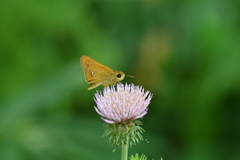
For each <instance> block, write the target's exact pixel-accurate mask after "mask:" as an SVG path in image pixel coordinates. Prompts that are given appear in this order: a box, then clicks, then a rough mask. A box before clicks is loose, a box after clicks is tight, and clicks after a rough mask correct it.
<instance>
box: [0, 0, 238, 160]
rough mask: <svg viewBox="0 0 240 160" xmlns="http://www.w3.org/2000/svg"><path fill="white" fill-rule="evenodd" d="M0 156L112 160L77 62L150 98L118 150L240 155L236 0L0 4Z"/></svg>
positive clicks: (217, 158)
mask: <svg viewBox="0 0 240 160" xmlns="http://www.w3.org/2000/svg"><path fill="white" fill-rule="evenodd" d="M0 37H1V38H0V62H1V63H0V65H1V78H0V79H1V82H0V159H1V160H55V159H56V160H80V159H86V160H95V159H96V160H105V159H111V160H112V159H120V151H121V150H120V149H117V151H116V152H114V153H112V151H113V149H114V148H113V147H110V146H109V145H108V144H107V143H106V142H105V141H104V138H103V137H101V136H102V134H103V130H102V127H103V121H102V120H101V119H100V117H99V116H98V115H97V113H96V112H95V110H94V108H93V107H94V106H95V102H94V100H93V96H94V93H96V90H102V87H98V88H97V89H93V90H90V91H88V90H87V87H88V84H87V83H86V82H85V80H84V74H83V71H82V68H81V67H80V64H79V58H80V56H81V55H88V56H90V57H92V58H93V59H95V60H97V61H99V62H100V63H102V64H104V65H107V66H109V67H110V68H112V69H116V70H121V71H123V72H124V73H126V74H129V75H134V76H136V78H129V77H127V78H125V79H124V80H123V83H126V82H127V83H134V84H136V85H142V86H143V87H144V88H145V89H146V90H150V91H151V92H152V93H153V99H152V103H151V104H150V106H149V108H150V109H149V113H148V114H147V115H146V116H145V117H144V118H143V124H144V125H143V128H144V129H145V130H146V132H145V133H144V134H143V137H144V139H145V141H143V142H141V143H140V144H139V145H137V146H134V147H132V148H130V149H129V154H135V153H139V154H142V153H144V154H146V155H147V156H148V157H149V159H155V160H156V159H159V158H160V157H163V159H164V160H175V159H177V160H203V159H204V160H225V159H231V160H239V159H240V136H239V135H240V107H239V106H240V43H239V42H240V1H234V0H230V1H224V0H210V1H209V0H202V1H197V0H190V1H166V0H159V1H156V0H142V1H110V0H108V1H98V0H89V1H80V0H68V1H66V0H50V1H46V0H42V1H41V0H33V1H31V0H21V1H18V0H1V1H0Z"/></svg>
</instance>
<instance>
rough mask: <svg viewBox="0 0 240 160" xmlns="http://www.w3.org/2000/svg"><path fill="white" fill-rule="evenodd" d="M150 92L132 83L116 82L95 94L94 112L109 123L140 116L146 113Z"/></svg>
mask: <svg viewBox="0 0 240 160" xmlns="http://www.w3.org/2000/svg"><path fill="white" fill-rule="evenodd" d="M151 98H152V94H151V93H150V92H149V91H146V92H144V89H143V88H142V87H139V86H135V85H134V84H126V85H125V86H124V85H123V84H117V89H115V88H114V87H113V86H112V87H106V88H104V90H103V92H99V93H98V92H97V93H96V94H95V99H94V100H95V102H96V104H97V107H94V108H95V109H96V112H97V113H98V114H99V115H101V118H102V119H103V120H104V121H105V122H106V123H109V124H117V123H122V122H126V121H130V120H136V119H139V118H142V117H143V116H144V115H146V114H147V110H148V108H147V106H148V105H149V104H150V100H151Z"/></svg>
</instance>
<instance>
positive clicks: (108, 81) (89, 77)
mask: <svg viewBox="0 0 240 160" xmlns="http://www.w3.org/2000/svg"><path fill="white" fill-rule="evenodd" d="M80 64H81V66H82V68H83V71H84V73H85V79H86V81H87V83H89V84H90V86H89V87H88V90H90V89H93V88H96V87H98V86H100V85H103V86H104V87H107V86H109V85H115V84H116V83H120V81H121V80H123V79H124V78H125V76H126V74H125V73H123V72H121V71H117V70H113V69H111V68H109V67H107V66H104V65H103V64H101V63H99V62H97V61H95V60H94V59H92V58H90V57H88V56H85V55H83V56H81V58H80ZM127 76H129V75H127ZM129 77H133V76H129Z"/></svg>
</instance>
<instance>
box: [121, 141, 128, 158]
mask: <svg viewBox="0 0 240 160" xmlns="http://www.w3.org/2000/svg"><path fill="white" fill-rule="evenodd" d="M127 159H128V144H124V145H123V146H122V160H127Z"/></svg>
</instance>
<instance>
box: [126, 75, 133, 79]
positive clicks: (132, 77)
mask: <svg viewBox="0 0 240 160" xmlns="http://www.w3.org/2000/svg"><path fill="white" fill-rule="evenodd" d="M126 76H128V77H132V78H135V76H130V75H126Z"/></svg>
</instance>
